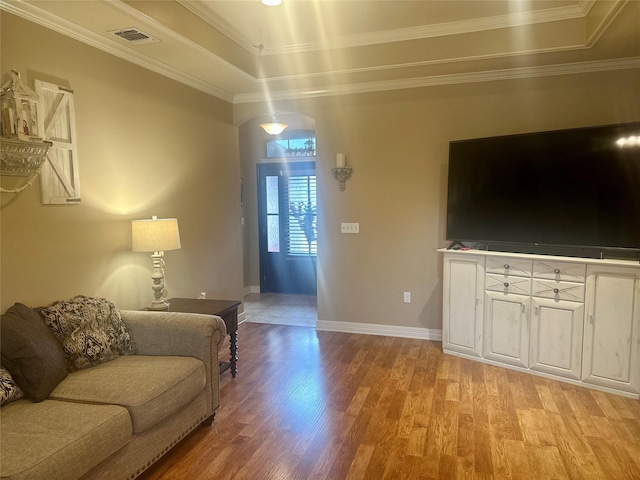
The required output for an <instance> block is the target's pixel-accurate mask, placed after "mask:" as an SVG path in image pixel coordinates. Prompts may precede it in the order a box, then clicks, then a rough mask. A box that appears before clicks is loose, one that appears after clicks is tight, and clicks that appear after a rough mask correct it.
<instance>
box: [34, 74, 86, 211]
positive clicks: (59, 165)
mask: <svg viewBox="0 0 640 480" xmlns="http://www.w3.org/2000/svg"><path fill="white" fill-rule="evenodd" d="M35 83H36V93H37V94H38V95H39V97H40V101H39V102H38V130H39V132H40V134H41V135H42V137H43V138H44V139H45V140H48V141H49V142H52V143H53V146H52V147H51V148H50V149H49V153H48V154H47V161H46V162H45V163H44V165H43V166H42V173H41V174H40V175H41V178H40V185H41V193H42V203H44V204H70V203H79V202H80V175H79V172H78V154H77V148H76V118H75V109H74V105H73V90H69V89H67V88H64V87H60V86H58V85H54V84H53V83H47V82H43V81H41V80H36V82H35Z"/></svg>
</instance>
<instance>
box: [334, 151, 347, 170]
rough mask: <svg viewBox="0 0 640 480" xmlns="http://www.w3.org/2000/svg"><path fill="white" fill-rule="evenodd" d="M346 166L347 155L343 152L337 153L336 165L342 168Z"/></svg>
mask: <svg viewBox="0 0 640 480" xmlns="http://www.w3.org/2000/svg"><path fill="white" fill-rule="evenodd" d="M346 166H347V156H346V155H345V154H344V153H338V154H337V155H336V167H338V168H344V167H346Z"/></svg>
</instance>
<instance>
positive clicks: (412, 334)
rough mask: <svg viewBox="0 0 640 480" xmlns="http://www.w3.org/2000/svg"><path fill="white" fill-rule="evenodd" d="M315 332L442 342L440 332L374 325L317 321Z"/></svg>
mask: <svg viewBox="0 0 640 480" xmlns="http://www.w3.org/2000/svg"><path fill="white" fill-rule="evenodd" d="M316 330H320V331H327V332H344V333H361V334H364V335H383V336H385V337H401V338H417V339H420V340H435V341H438V342H440V341H442V330H437V329H432V328H416V327H399V326H397V325H376V324H373V323H354V322H335V321H332V320H318V321H317V322H316Z"/></svg>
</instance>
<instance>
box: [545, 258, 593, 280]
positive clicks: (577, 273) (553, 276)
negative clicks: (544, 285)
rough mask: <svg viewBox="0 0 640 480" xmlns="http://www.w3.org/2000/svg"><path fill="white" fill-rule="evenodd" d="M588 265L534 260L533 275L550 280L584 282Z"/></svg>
mask: <svg viewBox="0 0 640 480" xmlns="http://www.w3.org/2000/svg"><path fill="white" fill-rule="evenodd" d="M586 272H587V266H586V265H585V264H584V263H569V262H553V261H551V262H548V261H546V260H535V261H534V262H533V276H534V277H535V278H548V279H549V280H556V281H558V282H559V281H565V282H584V279H585V275H586Z"/></svg>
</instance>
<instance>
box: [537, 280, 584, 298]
mask: <svg viewBox="0 0 640 480" xmlns="http://www.w3.org/2000/svg"><path fill="white" fill-rule="evenodd" d="M531 295H533V296H534V297H542V298H552V299H554V300H568V301H571V302H581V303H582V302H584V283H575V282H554V281H553V280H541V279H538V278H534V279H533V281H532V288H531Z"/></svg>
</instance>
